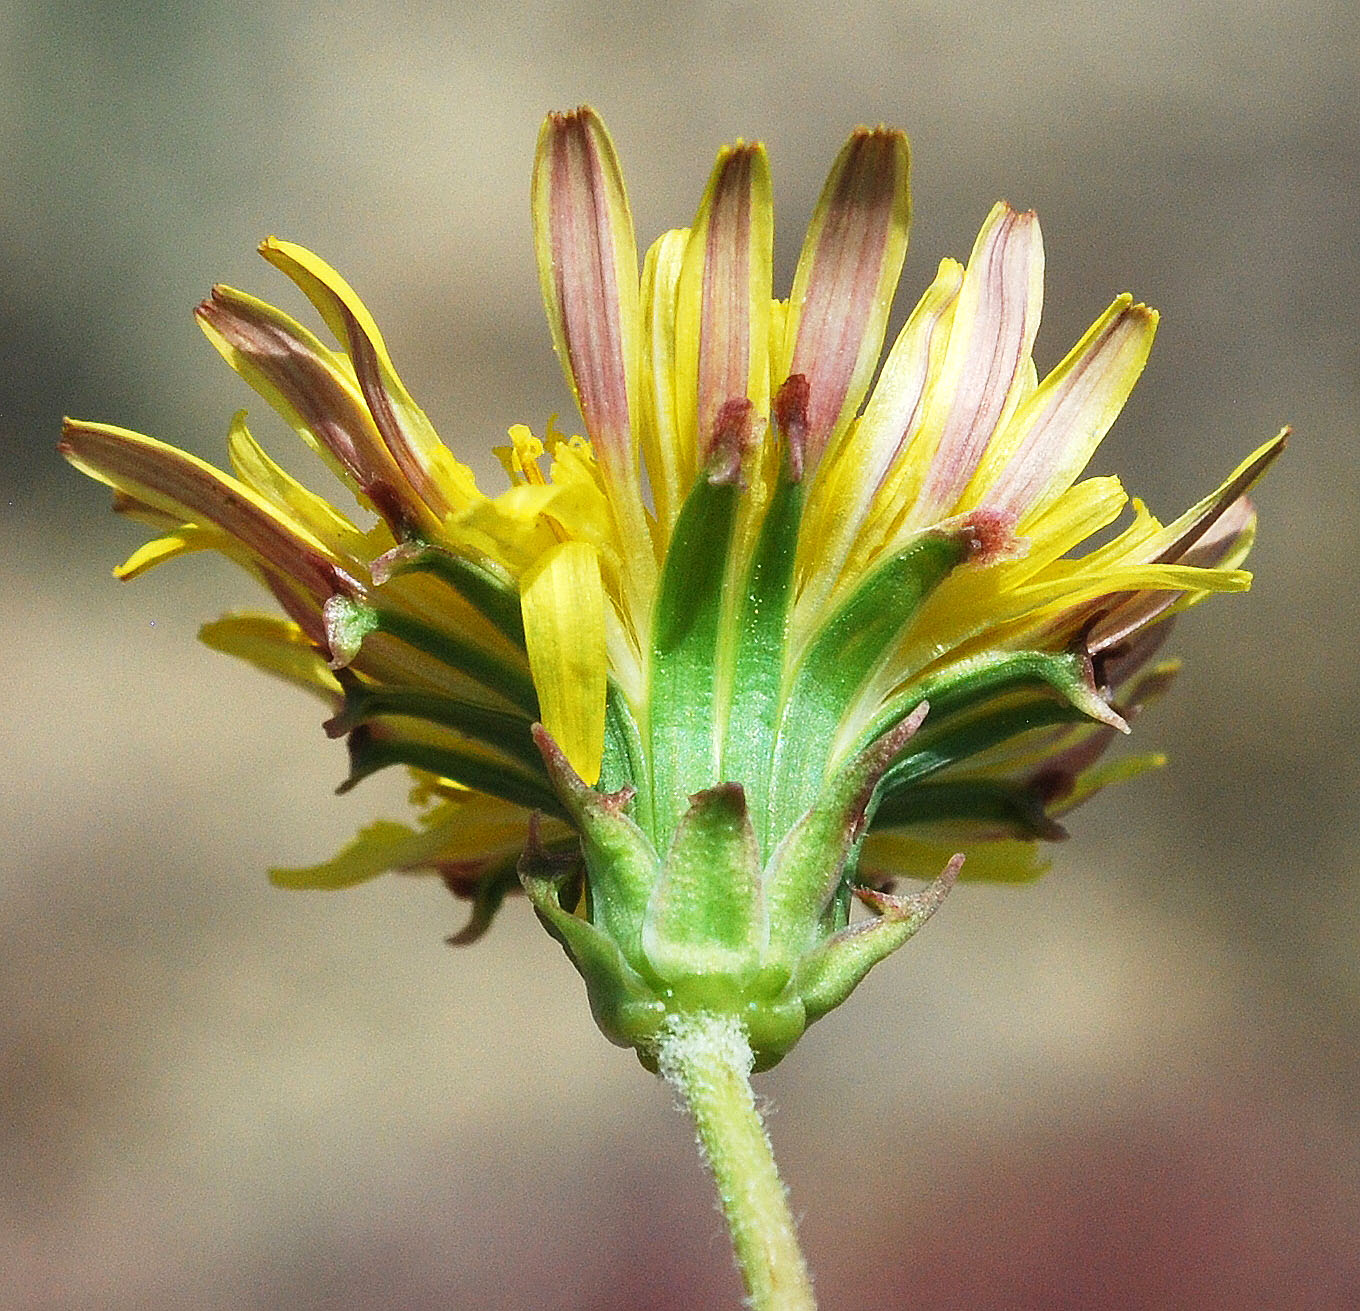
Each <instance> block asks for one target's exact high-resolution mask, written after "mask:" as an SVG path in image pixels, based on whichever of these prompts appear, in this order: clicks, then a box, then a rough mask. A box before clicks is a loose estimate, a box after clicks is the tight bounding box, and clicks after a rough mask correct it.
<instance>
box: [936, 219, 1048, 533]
mask: <svg viewBox="0 0 1360 1311" xmlns="http://www.w3.org/2000/svg"><path fill="white" fill-rule="evenodd" d="M1043 276H1044V251H1043V240H1042V237H1041V235H1040V232H1039V220H1038V219H1037V218H1035V216H1034V215H1033V213H1026V214H1020V213H1017V212H1016V211H1015V210H1013V209H1012V208H1011V207H1010V206H1009V205H1007V204H1004V203H1002V204H999V205H997V206H996V207H995V208H994V209H993V210H992V212H991V214H989V215H988V217H987V221H986V223H984V224H983V226H982V231H981V232H980V233H979V234H978V239H977V242H976V244H975V245H974V246H973V253H972V255H971V256H970V258H969V260H968V269H967V272H966V273H965V275H964V280H963V287H962V290H961V291H960V292H959V300H958V306H957V308H956V309H955V311H954V322H953V326H952V328H951V329H950V338H949V349H948V351H947V352H946V354H945V360H944V365H943V368H942V370H941V379H940V383H939V385H938V387H937V389H936V397H937V398H938V399H936V400H935V401H934V403H933V404H932V407H931V410H932V412H931V413H930V414H929V415H928V416H927V418H926V426H927V430H928V436H929V439H930V441H931V442H932V445H933V450H926V451H922V452H921V455H922V457H923V458H924V457H925V456H927V455H929V456H930V469H929V472H928V473H927V475H926V478H925V483H924V485H923V486H922V488H921V492H920V495H919V497H918V499H917V502H916V504H915V505H914V506H913V508H912V510H911V513H910V520H911V522H912V523H913V524H916V525H925V524H929V523H933V522H935V521H936V520H937V519H939V518H941V517H943V516H945V515H947V514H949V513H950V511H951V510H952V509H953V508H954V506H955V504H956V503H957V501H958V499H959V496H960V494H961V493H962V492H963V490H964V488H965V487H966V486H967V485H968V482H969V480H970V479H971V478H972V476H973V472H974V470H975V469H976V468H977V465H978V461H979V460H980V459H981V458H982V453H983V451H985V450H986V449H987V444H988V443H989V442H990V441H991V439H992V435H993V434H994V433H995V432H996V431H997V429H998V428H999V427H1000V426H1001V424H1002V423H1003V422H1004V421H1005V420H1006V419H1007V418H1008V417H1009V415H1010V412H1011V411H1012V410H1013V409H1014V408H1015V405H1016V403H1017V401H1018V400H1019V393H1020V390H1021V385H1022V383H1023V380H1024V379H1025V377H1026V375H1027V373H1028V370H1029V368H1030V363H1029V361H1030V347H1031V346H1032V345H1033V343H1034V334H1035V333H1036V332H1037V331H1038V328H1039V311H1040V307H1041V305H1042V301H1043ZM932 430H933V431H932Z"/></svg>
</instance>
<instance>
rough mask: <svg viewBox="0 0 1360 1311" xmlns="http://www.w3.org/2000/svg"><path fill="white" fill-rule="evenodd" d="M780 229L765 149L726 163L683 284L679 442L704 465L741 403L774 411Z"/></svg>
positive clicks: (698, 223)
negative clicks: (774, 286) (774, 296)
mask: <svg viewBox="0 0 1360 1311" xmlns="http://www.w3.org/2000/svg"><path fill="white" fill-rule="evenodd" d="M773 248H774V220H773V210H772V206H771V197H770V172H769V163H768V161H767V159H766V156H765V150H764V147H763V146H761V145H759V144H755V145H745V144H742V143H740V142H739V143H738V144H737V145H736V146H732V147H728V148H726V149H724V150H723V151H722V152H721V154H719V156H718V162H717V164H716V165H715V166H714V169H713V174H712V176H711V177H710V179H709V183H708V188H707V190H706V191H705V193H704V198H703V201H702V203H701V204H700V206H699V213H698V215H697V217H696V218H695V221H694V226H693V227H692V228H691V229H690V237H689V241H688V243H687V246H686V250H685V259H684V264H683V267H682V270H681V274H680V282H679V288H678V305H677V313H676V351H677V356H678V365H679V368H680V379H679V386H678V388H677V397H678V399H679V400H680V402H681V404H682V406H683V407H684V408H683V409H682V411H681V420H680V422H681V436H680V440H681V441H687V440H688V441H693V442H694V443H695V449H696V451H697V454H698V458H699V463H701V464H702V463H703V461H704V459H705V458H706V456H707V454H708V452H709V450H710V448H711V447H712V445H713V442H714V439H715V436H716V435H717V432H718V428H719V426H720V420H721V416H723V415H724V414H726V413H727V409H728V406H729V405H730V403H731V402H733V401H749V402H750V406H751V407H752V408H753V409H754V411H755V413H756V415H757V416H758V417H759V418H761V419H763V417H764V415H765V414H766V413H767V411H768V407H769V388H770V369H769V330H770V296H771V291H770V286H771V276H772V273H771V266H772V261H773Z"/></svg>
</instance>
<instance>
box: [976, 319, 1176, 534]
mask: <svg viewBox="0 0 1360 1311" xmlns="http://www.w3.org/2000/svg"><path fill="white" fill-rule="evenodd" d="M1156 331H1157V312H1156V311H1155V310H1150V309H1148V307H1147V306H1146V305H1135V304H1134V303H1133V297H1132V296H1128V295H1124V296H1120V297H1119V298H1118V299H1117V300H1116V301H1115V302H1114V304H1113V305H1111V306H1110V308H1109V309H1108V310H1106V311H1105V313H1104V314H1103V315H1101V317H1100V318H1099V319H1097V320H1096V322H1095V323H1094V324H1092V325H1091V327H1090V328H1089V329H1088V330H1087V332H1086V334H1085V336H1083V337H1082V339H1081V340H1080V341H1079V342H1078V343H1077V344H1076V345H1075V346H1074V347H1073V348H1072V350H1071V351H1069V352H1068V355H1067V358H1066V359H1064V360H1063V361H1062V363H1061V364H1059V365H1058V367H1057V368H1056V369H1054V370H1053V372H1052V373H1050V374H1049V375H1048V377H1047V378H1045V379H1044V381H1043V382H1042V383H1041V384H1040V386H1039V388H1038V390H1036V391H1035V393H1034V394H1033V395H1032V396H1031V397H1030V398H1029V399H1028V400H1027V401H1025V402H1024V404H1022V405H1021V406H1020V408H1019V409H1018V410H1017V411H1016V413H1015V417H1014V418H1013V419H1012V420H1011V422H1010V423H1009V424H1007V425H1006V427H1005V429H1004V430H1002V431H1001V432H1000V433H998V434H997V436H996V438H995V439H994V440H993V442H992V444H991V446H990V447H988V449H987V453H986V455H985V456H984V457H983V459H982V462H981V464H980V465H979V467H978V470H977V472H976V474H975V475H974V476H973V479H972V482H971V483H970V484H969V487H968V490H967V491H965V493H964V498H963V499H964V501H965V503H966V504H979V505H985V506H987V507H988V508H989V509H995V510H999V511H1001V512H1003V513H1006V514H1010V515H1013V516H1014V517H1015V518H1016V519H1017V520H1024V519H1026V518H1028V517H1030V516H1032V515H1035V514H1039V513H1041V512H1042V511H1043V510H1045V509H1046V508H1047V507H1048V506H1049V505H1051V504H1052V503H1053V501H1054V500H1056V499H1057V498H1058V497H1059V496H1060V495H1062V493H1063V492H1065V491H1066V490H1067V489H1068V488H1069V487H1070V486H1071V485H1072V484H1073V482H1075V481H1076V479H1077V476H1078V475H1079V474H1080V473H1081V471H1082V470H1083V469H1084V468H1085V467H1086V465H1087V462H1088V461H1089V460H1090V458H1091V456H1092V454H1093V453H1094V451H1095V449H1096V447H1097V446H1099V445H1100V442H1101V440H1102V439H1103V438H1104V436H1105V434H1106V433H1107V432H1108V431H1109V430H1110V425H1111V424H1112V423H1114V421H1115V419H1116V418H1117V417H1118V415H1119V412H1120V410H1122V409H1123V408H1124V402H1125V401H1127V400H1128V398H1129V393H1130V392H1131V391H1132V390H1133V386H1134V383H1136V382H1137V381H1138V376H1139V374H1141V373H1142V371H1143V366H1144V365H1145V364H1146V363H1147V357H1148V352H1149V351H1150V350H1151V349H1152V338H1153V336H1154V335H1155V334H1156ZM1021 531H1023V527H1022V529H1021Z"/></svg>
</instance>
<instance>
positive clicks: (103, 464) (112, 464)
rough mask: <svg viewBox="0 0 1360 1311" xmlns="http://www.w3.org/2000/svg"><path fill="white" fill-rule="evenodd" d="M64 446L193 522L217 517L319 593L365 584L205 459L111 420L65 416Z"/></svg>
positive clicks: (90, 470) (88, 469)
mask: <svg viewBox="0 0 1360 1311" xmlns="http://www.w3.org/2000/svg"><path fill="white" fill-rule="evenodd" d="M58 450H60V451H61V453H62V454H63V455H64V456H65V457H66V458H67V460H69V461H70V462H71V463H72V464H73V465H75V467H76V468H77V469H79V470H80V471H81V472H82V473H86V474H89V476H90V477H92V478H95V479H97V480H98V481H99V482H102V483H106V484H107V485H108V486H110V487H113V488H115V489H117V490H118V491H120V492H124V493H126V494H127V495H129V496H131V497H132V498H133V500H135V501H138V502H140V503H142V504H144V505H148V506H150V507H151V508H153V509H156V510H160V511H163V512H165V513H167V514H173V515H177V516H178V517H179V518H180V519H181V520H182V521H184V522H187V523H205V522H206V523H211V524H214V525H216V526H217V527H218V528H221V529H223V530H224V531H225V532H227V533H229V534H230V535H231V536H232V537H234V538H236V540H237V541H239V542H240V543H241V544H242V546H244V547H245V548H246V549H247V550H249V551H250V552H251V553H252V554H254V555H255V556H257V557H258V558H259V559H260V560H262V561H264V562H265V563H266V564H268V565H272V566H273V567H274V568H275V569H277V570H279V571H281V572H282V573H283V574H285V575H287V576H288V577H290V578H292V579H294V580H295V581H297V582H298V583H300V584H301V585H302V586H303V587H304V588H305V589H306V590H307V591H308V592H310V593H311V595H312V596H313V597H314V598H316V599H318V600H325V599H326V598H327V597H329V596H332V595H333V594H335V593H336V592H346V593H348V594H350V595H355V594H357V593H358V591H359V590H360V589H359V585H358V583H357V582H356V581H355V579H354V578H353V577H352V576H351V575H349V574H348V573H346V571H345V570H344V569H343V568H342V567H341V564H340V562H338V561H337V560H335V559H334V557H333V556H332V555H331V553H330V552H329V551H328V550H327V548H326V546H325V545H324V544H323V543H322V542H320V541H318V540H317V539H316V538H315V537H314V536H312V534H311V533H310V532H309V531H308V530H307V529H306V528H304V527H303V526H302V525H301V524H299V523H298V522H297V521H296V520H295V519H294V518H293V517H292V516H291V515H287V514H284V513H282V512H281V511H280V510H278V509H277V508H276V507H275V506H273V505H271V504H270V503H269V502H268V501H267V500H266V499H265V498H264V497H262V496H260V495H259V493H258V492H255V491H252V490H251V488H249V487H247V486H246V485H245V483H243V482H240V481H238V480H237V479H235V478H231V477H229V476H228V475H227V474H224V473H222V472H221V471H220V470H218V469H214V468H213V467H212V465H210V464H208V463H207V462H206V461H205V460H200V459H199V458H198V457H197V456H195V455H189V454H188V453H187V452H185V451H181V450H178V449H177V448H175V447H173V446H167V445H166V444H165V443H164V442H158V441H156V440H155V439H154V438H152V437H144V436H143V435H142V434H141V433H136V432H131V431H129V430H128V429H126V428H116V427H114V426H113V425H112V424H104V423H82V422H78V421H77V420H74V419H67V420H66V421H65V423H64V424H63V426H62V438H61V441H60V443H58Z"/></svg>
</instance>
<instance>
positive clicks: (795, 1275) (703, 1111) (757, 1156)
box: [657, 1014, 816, 1311]
mask: <svg viewBox="0 0 1360 1311" xmlns="http://www.w3.org/2000/svg"><path fill="white" fill-rule="evenodd" d="M657 1063H658V1067H659V1068H660V1071H661V1073H662V1074H663V1075H664V1076H665V1078H666V1080H667V1081H668V1082H669V1083H670V1084H671V1086H672V1087H673V1088H674V1089H675V1090H676V1092H677V1093H678V1094H679V1096H680V1098H681V1099H682V1100H683V1101H684V1103H685V1105H686V1106H687V1107H688V1108H689V1111H690V1114H691V1115H692V1116H693V1117H694V1123H695V1126H696V1128H697V1129H698V1136H699V1148H700V1150H701V1151H702V1153H703V1156H704V1159H705V1161H707V1163H708V1168H709V1170H710V1171H712V1174H713V1181H714V1183H716V1184H717V1187H718V1197H719V1200H720V1201H721V1203H722V1210H723V1215H724V1216H725V1217H726V1219H727V1224H728V1228H729V1229H730V1230H731V1233H732V1246H733V1248H734V1250H735V1253H736V1258H737V1267H738V1268H739V1269H740V1271H741V1275H742V1278H743V1279H744V1280H745V1282H746V1292H747V1297H748V1301H749V1305H750V1306H751V1307H752V1308H754V1311H815V1306H816V1303H815V1301H814V1300H813V1296H812V1283H811V1281H810V1280H809V1278H808V1272H807V1265H806V1263H805V1262H804V1260H803V1253H802V1251H801V1249H800V1248H799V1246H798V1234H797V1230H796V1227H795V1225H794V1221H793V1214H792V1212H790V1210H789V1199H788V1194H787V1192H786V1191H785V1189H784V1183H783V1181H782V1180H781V1179H780V1177H779V1171H778V1169H777V1168H776V1166H775V1163H774V1156H773V1154H772V1153H771V1151H770V1140H769V1139H768V1138H767V1137H766V1135H765V1126H764V1125H763V1124H762V1123H761V1119H760V1112H759V1111H757V1110H756V1105H755V1099H754V1097H753V1096H752V1094H751V1083H750V1074H751V1046H750V1043H749V1041H748V1040H747V1036H746V1031H745V1030H744V1029H743V1028H742V1026H741V1025H740V1024H739V1023H738V1022H737V1021H736V1020H734V1019H731V1018H729V1017H726V1016H719V1015H703V1014H701V1015H689V1016H677V1017H675V1018H673V1019H672V1020H670V1021H669V1022H668V1023H667V1025H666V1027H665V1029H664V1030H663V1031H662V1035H661V1038H660V1040H659V1042H658V1045H657Z"/></svg>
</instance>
